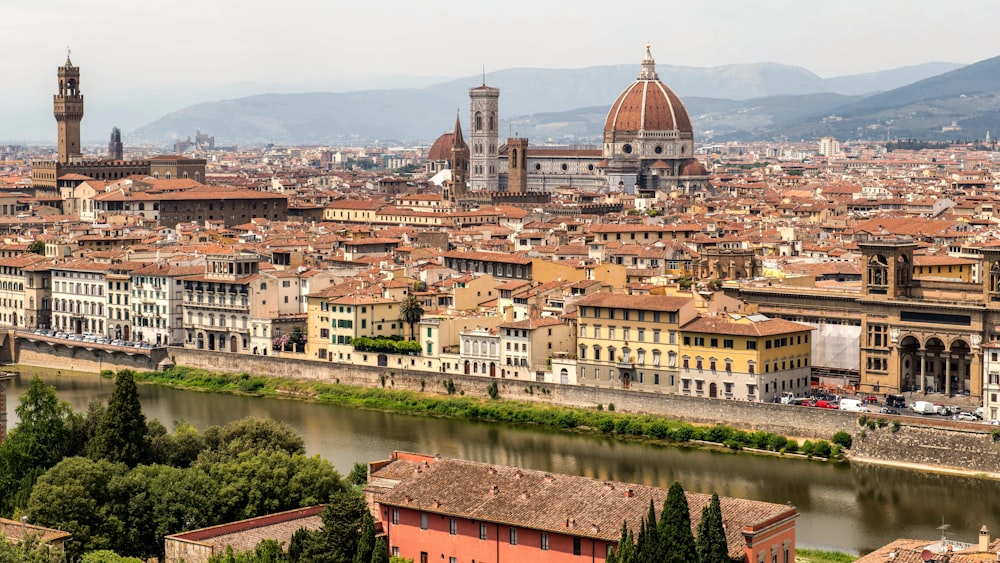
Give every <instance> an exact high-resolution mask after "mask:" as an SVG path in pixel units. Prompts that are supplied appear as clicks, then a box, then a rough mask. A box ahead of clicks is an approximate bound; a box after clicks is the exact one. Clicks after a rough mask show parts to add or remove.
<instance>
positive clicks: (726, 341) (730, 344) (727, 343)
mask: <svg viewBox="0 0 1000 563" xmlns="http://www.w3.org/2000/svg"><path fill="white" fill-rule="evenodd" d="M722 347H723V348H729V349H732V348H733V339H732V338H726V339H724V340H723V341H722Z"/></svg>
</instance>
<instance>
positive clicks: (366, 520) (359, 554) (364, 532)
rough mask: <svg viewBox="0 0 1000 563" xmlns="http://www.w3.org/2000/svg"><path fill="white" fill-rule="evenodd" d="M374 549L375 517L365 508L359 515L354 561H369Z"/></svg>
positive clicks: (364, 562)
mask: <svg viewBox="0 0 1000 563" xmlns="http://www.w3.org/2000/svg"><path fill="white" fill-rule="evenodd" d="M374 551H375V519H374V518H372V513H371V511H368V510H366V511H365V513H364V514H362V515H361V538H360V539H359V540H358V549H357V551H355V552H354V563H369V562H370V561H371V560H372V554H373V553H374Z"/></svg>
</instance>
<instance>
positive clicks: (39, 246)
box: [28, 240, 45, 256]
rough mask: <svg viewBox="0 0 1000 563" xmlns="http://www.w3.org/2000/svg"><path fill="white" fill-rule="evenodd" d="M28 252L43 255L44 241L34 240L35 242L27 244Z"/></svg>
mask: <svg viewBox="0 0 1000 563" xmlns="http://www.w3.org/2000/svg"><path fill="white" fill-rule="evenodd" d="M28 252H30V253H32V254H38V255H39V256H45V241H41V240H36V241H35V242H33V243H31V244H29V245H28Z"/></svg>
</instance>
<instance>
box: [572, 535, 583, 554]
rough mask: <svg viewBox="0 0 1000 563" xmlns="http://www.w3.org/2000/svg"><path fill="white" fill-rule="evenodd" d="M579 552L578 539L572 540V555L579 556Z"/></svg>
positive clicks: (580, 550)
mask: <svg viewBox="0 0 1000 563" xmlns="http://www.w3.org/2000/svg"><path fill="white" fill-rule="evenodd" d="M581 552H582V548H581V547H580V538H573V555H580V553H581Z"/></svg>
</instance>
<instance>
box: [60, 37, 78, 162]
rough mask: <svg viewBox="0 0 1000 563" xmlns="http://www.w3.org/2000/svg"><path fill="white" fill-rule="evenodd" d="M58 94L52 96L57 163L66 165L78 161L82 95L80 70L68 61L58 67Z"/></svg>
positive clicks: (67, 56) (67, 55) (67, 53)
mask: <svg viewBox="0 0 1000 563" xmlns="http://www.w3.org/2000/svg"><path fill="white" fill-rule="evenodd" d="M58 75H59V93H58V94H56V95H55V96H53V100H52V112H53V114H55V117H56V123H58V124H59V126H58V130H59V131H58V134H59V162H60V163H63V164H66V163H68V162H70V161H71V160H74V159H78V158H79V157H80V155H81V154H82V153H81V151H80V122H81V121H82V120H83V94H81V93H80V69H79V68H78V67H75V66H73V62H72V61H70V60H69V50H68V49H67V50H66V64H64V65H63V66H61V67H59V72H58Z"/></svg>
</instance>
